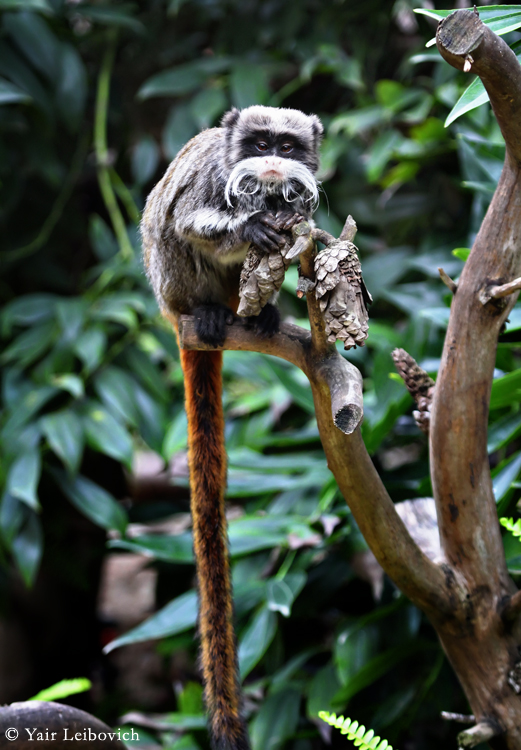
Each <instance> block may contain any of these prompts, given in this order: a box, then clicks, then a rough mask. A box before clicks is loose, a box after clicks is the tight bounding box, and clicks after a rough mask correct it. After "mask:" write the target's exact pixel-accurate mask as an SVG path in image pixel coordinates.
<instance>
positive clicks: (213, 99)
mask: <svg viewBox="0 0 521 750" xmlns="http://www.w3.org/2000/svg"><path fill="white" fill-rule="evenodd" d="M227 104H228V102H227V100H226V95H225V93H224V91H223V90H222V89H220V88H209V89H203V90H202V91H200V92H199V93H198V94H197V95H196V96H195V97H194V99H193V100H192V102H191V105H190V110H191V112H192V117H193V118H194V120H195V122H196V123H197V126H198V128H199V129H200V130H204V128H209V127H210V126H211V125H213V123H214V122H215V119H216V118H217V117H218V116H219V115H222V113H223V112H224V110H225V109H226V107H227Z"/></svg>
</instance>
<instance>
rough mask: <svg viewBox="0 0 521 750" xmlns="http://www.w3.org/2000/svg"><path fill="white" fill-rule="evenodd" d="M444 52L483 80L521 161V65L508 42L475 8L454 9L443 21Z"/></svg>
mask: <svg viewBox="0 0 521 750" xmlns="http://www.w3.org/2000/svg"><path fill="white" fill-rule="evenodd" d="M436 43H437V45H438V50H439V52H440V55H441V56H442V57H443V58H444V60H446V61H447V62H448V63H449V64H450V65H452V66H453V67H454V68H458V69H459V70H464V69H465V63H467V68H468V63H469V62H470V69H468V70H467V71H466V72H470V71H472V73H476V74H477V75H478V76H479V77H480V78H481V80H482V82H483V85H484V86H485V89H486V90H487V94H488V95H489V98H490V103H491V105H492V109H493V110H494V114H495V116H496V119H497V121H498V123H499V127H500V128H501V132H502V133H503V138H504V139H505V142H506V145H507V151H508V153H509V154H510V156H511V157H512V158H513V159H514V160H515V161H517V162H518V163H520V162H521V98H520V96H519V93H520V91H521V66H520V65H519V63H518V61H517V58H516V56H515V54H514V52H512V50H511V49H510V47H509V46H508V44H507V43H506V42H505V41H504V40H503V39H502V38H501V37H499V36H498V35H497V34H495V33H494V32H493V31H491V29H490V28H489V27H488V26H485V24H484V23H482V22H481V21H480V20H479V14H478V13H475V12H474V11H473V10H459V11H456V12H454V13H451V14H450V16H447V17H446V18H444V19H443V21H442V22H441V23H440V24H439V26H438V29H437V32H436Z"/></svg>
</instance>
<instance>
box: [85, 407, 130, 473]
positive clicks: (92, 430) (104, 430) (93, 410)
mask: <svg viewBox="0 0 521 750" xmlns="http://www.w3.org/2000/svg"><path fill="white" fill-rule="evenodd" d="M83 426H84V429H85V436H86V438H87V443H88V444H89V445H90V446H91V447H92V448H94V449H95V450H97V451H100V453H105V454H106V455H107V456H112V458H115V459H116V460H117V461H122V462H123V463H124V464H125V465H126V466H127V467H128V468H130V467H131V465H132V455H133V446H132V439H131V437H130V435H129V434H128V432H127V431H126V429H125V428H124V427H123V425H122V424H121V423H120V422H118V421H117V420H116V419H114V417H113V416H112V414H109V412H108V411H106V410H105V409H103V408H102V407H100V406H98V405H97V404H94V403H91V404H90V405H89V406H88V408H87V411H86V413H85V415H84V416H83Z"/></svg>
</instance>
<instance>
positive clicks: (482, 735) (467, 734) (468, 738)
mask: <svg viewBox="0 0 521 750" xmlns="http://www.w3.org/2000/svg"><path fill="white" fill-rule="evenodd" d="M499 734H501V730H499V729H498V727H497V726H496V725H494V724H492V723H491V722H488V721H480V723H479V724H476V726H474V727H471V728H470V729H464V730H463V732H460V733H459V734H458V747H476V745H480V744H481V743H482V742H488V741H489V740H491V739H492V737H497V736H498V735H499Z"/></svg>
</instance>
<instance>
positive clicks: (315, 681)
mask: <svg viewBox="0 0 521 750" xmlns="http://www.w3.org/2000/svg"><path fill="white" fill-rule="evenodd" d="M341 687H342V685H341V683H340V681H339V679H338V677H337V674H336V669H335V668H334V666H333V665H332V664H326V666H325V667H322V669H319V670H318V672H317V673H316V674H315V675H314V676H313V678H312V680H311V682H310V685H309V691H308V701H307V715H308V716H309V717H310V718H315V717H316V716H318V712H319V711H320V710H321V709H322V708H323V706H330V705H331V703H332V701H333V698H334V697H335V695H336V694H337V692H338V691H339V690H340V688H341Z"/></svg>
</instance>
